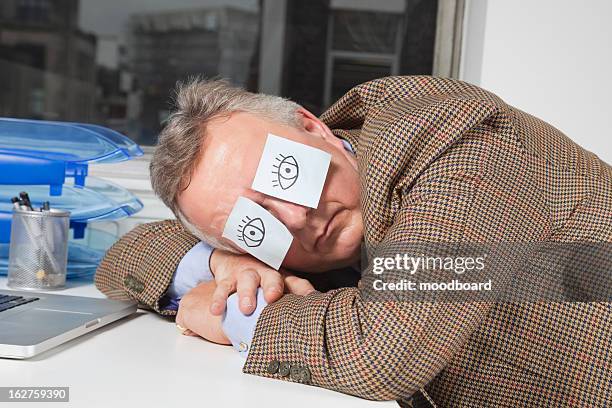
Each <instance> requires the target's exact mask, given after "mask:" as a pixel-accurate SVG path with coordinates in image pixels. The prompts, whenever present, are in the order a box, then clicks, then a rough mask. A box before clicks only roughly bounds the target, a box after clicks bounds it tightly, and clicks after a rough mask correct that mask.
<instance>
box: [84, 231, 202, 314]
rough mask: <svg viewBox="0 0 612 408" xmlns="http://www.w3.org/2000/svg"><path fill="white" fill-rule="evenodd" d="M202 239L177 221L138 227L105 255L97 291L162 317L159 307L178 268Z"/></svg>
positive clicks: (162, 311) (165, 312) (99, 273)
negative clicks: (128, 301) (130, 301)
mask: <svg viewBox="0 0 612 408" xmlns="http://www.w3.org/2000/svg"><path fill="white" fill-rule="evenodd" d="M198 242H199V239H198V238H196V237H195V236H194V235H192V234H191V233H190V232H188V231H187V230H185V229H184V228H183V226H182V225H181V224H180V223H179V222H178V221H176V220H168V221H159V222H152V223H147V224H142V225H139V226H138V227H136V228H134V229H133V230H132V231H130V232H128V233H127V234H125V235H124V236H123V237H121V238H120V239H119V240H118V241H117V242H116V243H115V244H114V245H113V246H112V247H111V248H110V249H109V250H108V252H107V253H106V255H105V256H104V259H103V260H102V262H101V263H100V265H99V266H98V269H97V271H96V276H95V284H96V287H97V288H98V289H99V290H100V291H101V292H102V293H104V294H105V295H107V296H108V297H110V298H112V299H120V300H128V299H132V300H137V301H138V303H139V305H140V307H143V308H149V309H153V310H155V311H156V312H157V313H159V314H162V315H174V314H176V312H175V311H172V310H162V309H161V307H160V304H159V300H160V298H161V297H162V296H163V295H164V293H165V292H166V290H167V289H168V286H169V285H170V282H171V281H172V276H173V275H174V272H175V271H176V268H177V266H178V264H179V263H180V261H181V259H182V258H183V257H184V256H185V254H186V253H187V252H188V251H189V250H190V249H191V248H193V246H195V245H196V244H197V243H198Z"/></svg>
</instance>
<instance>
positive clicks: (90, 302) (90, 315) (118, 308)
mask: <svg viewBox="0 0 612 408" xmlns="http://www.w3.org/2000/svg"><path fill="white" fill-rule="evenodd" d="M2 294H5V295H14V296H23V297H38V298H40V300H38V301H35V302H32V303H28V304H25V305H23V306H18V307H17V308H15V309H14V310H13V309H9V310H7V311H4V312H0V358H12V359H25V358H30V357H33V356H35V355H37V354H40V353H42V352H44V351H47V350H49V349H51V348H53V347H56V346H59V345H60V344H63V343H66V342H68V341H70V340H72V339H74V338H77V337H79V336H82V335H84V334H86V333H89V332H91V331H93V330H96V329H98V328H100V327H103V326H105V325H107V324H109V323H112V322H115V321H117V320H119V319H121V318H123V317H126V316H129V315H130V314H133V313H134V312H136V310H137V305H136V302H131V301H129V302H126V301H115V300H109V299H98V298H88V297H80V296H69V295H54V294H48V293H42V292H29V291H28V292H24V291H14V290H0V295H2ZM79 304H82V305H83V307H84V309H85V310H87V312H86V313H81V312H79V310H80V309H79ZM64 305H66V307H64ZM20 307H21V308H23V310H22V309H20ZM38 312H43V313H44V312H47V313H49V312H50V313H51V314H52V315H54V314H55V313H57V314H58V316H60V317H61V316H63V315H66V314H69V315H70V317H71V318H72V319H73V320H74V325H75V327H74V328H70V329H67V330H63V329H61V328H58V329H57V333H56V334H55V333H53V332H54V330H53V327H51V328H49V327H45V329H47V331H49V332H50V333H53V334H55V335H53V334H52V335H51V337H48V338H46V339H44V340H42V341H38V342H35V344H28V345H24V344H14V343H13V344H11V342H6V341H5V339H4V338H3V335H2V333H1V331H2V330H3V329H4V330H7V328H8V329H10V330H19V323H15V322H14V321H15V320H16V318H14V317H15V316H16V317H17V318H19V317H20V315H22V314H24V313H38ZM5 313H6V314H5ZM11 317H13V319H12V320H13V326H15V327H13V326H8V325H6V324H5V325H3V320H7V319H5V318H11ZM21 317H23V316H21ZM69 324H70V323H69ZM20 343H21V342H20Z"/></svg>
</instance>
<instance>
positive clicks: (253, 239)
mask: <svg viewBox="0 0 612 408" xmlns="http://www.w3.org/2000/svg"><path fill="white" fill-rule="evenodd" d="M223 237H224V238H227V239H229V240H230V241H232V242H233V243H234V244H236V245H237V246H238V247H240V248H242V249H243V250H245V251H246V252H248V253H249V254H251V255H253V256H254V257H255V258H257V259H259V260H260V261H262V262H264V263H266V264H268V265H270V266H271V267H272V268H274V269H278V268H279V267H280V266H281V264H282V263H283V260H284V259H285V256H286V255H287V251H289V247H290V246H291V241H293V236H292V235H291V233H290V232H289V230H288V229H287V227H285V225H284V224H283V223H282V222H280V221H279V220H277V219H276V218H275V217H274V216H273V215H272V214H270V213H269V212H268V211H267V210H266V209H265V208H263V207H262V206H260V205H259V204H257V203H255V202H253V201H251V200H249V199H248V198H246V197H238V200H236V204H234V208H233V209H232V212H231V213H230V215H229V217H228V218H227V221H226V223H225V228H224V229H223Z"/></svg>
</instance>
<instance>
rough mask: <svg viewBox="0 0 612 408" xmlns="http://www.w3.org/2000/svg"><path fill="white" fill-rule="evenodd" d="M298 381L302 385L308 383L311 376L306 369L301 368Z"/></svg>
mask: <svg viewBox="0 0 612 408" xmlns="http://www.w3.org/2000/svg"><path fill="white" fill-rule="evenodd" d="M300 377H301V378H300V380H301V381H302V382H303V383H309V382H310V380H311V378H312V376H311V375H310V370H309V369H308V367H302V368H301V370H300Z"/></svg>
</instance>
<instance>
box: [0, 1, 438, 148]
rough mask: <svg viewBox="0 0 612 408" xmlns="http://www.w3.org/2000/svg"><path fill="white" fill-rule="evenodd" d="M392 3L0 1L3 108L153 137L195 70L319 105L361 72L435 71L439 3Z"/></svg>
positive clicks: (362, 76)
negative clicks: (180, 84) (177, 92)
mask: <svg viewBox="0 0 612 408" xmlns="http://www.w3.org/2000/svg"><path fill="white" fill-rule="evenodd" d="M389 1H390V0H371V1H368V0H361V1H359V2H356V3H358V4H359V5H360V6H359V7H353V6H352V4H353V2H351V1H338V0H331V1H330V0H308V1H303V0H173V1H167V0H129V1H125V0H104V1H100V0H2V1H1V2H0V89H2V92H0V116H7V117H19V118H35V119H47V120H64V121H79V122H89V123H96V124H100V125H103V126H108V127H111V128H113V129H116V130H118V131H120V132H122V133H125V134H127V135H128V136H130V137H131V138H132V139H134V140H135V141H136V142H138V143H140V144H143V145H151V144H154V143H155V141H156V139H157V135H158V134H159V131H160V130H161V129H162V127H163V122H164V120H165V119H166V118H167V115H168V113H169V109H170V98H171V95H172V89H173V88H174V86H175V84H176V82H177V81H182V80H186V79H188V78H189V77H192V76H195V75H199V76H202V77H208V78H210V77H217V76H220V77H224V78H227V79H229V80H230V81H231V82H232V83H234V84H236V85H240V86H243V87H245V88H247V89H249V90H251V91H255V92H256V91H263V92H268V93H274V94H278V95H282V96H285V97H289V98H291V99H293V100H295V101H296V102H298V103H300V104H302V105H303V106H305V107H306V108H307V109H309V110H311V111H312V112H313V113H315V114H320V113H322V112H323V111H324V110H325V109H326V108H327V107H328V106H329V105H330V104H331V103H333V102H334V101H335V100H336V99H337V98H339V97H340V96H341V95H342V94H343V93H344V92H346V91H347V90H349V89H350V88H351V87H353V86H355V85H358V84H359V83H361V82H365V81H367V80H370V79H374V78H379V77H381V76H386V75H395V74H430V73H431V68H432V61H433V43H434V36H435V22H436V10H437V1H432V0H405V1H402V0H393V1H392V2H391V3H393V5H394V6H393V7H381V4H383V3H385V4H386V2H389ZM398 5H399V7H398ZM380 10H382V11H380ZM330 24H331V26H330ZM265 33H267V34H265ZM264 34H265V35H266V38H270V39H271V41H267V42H266V43H264V44H262V43H261V38H262V36H264ZM262 55H265V56H266V60H265V61H264V60H262V59H261V57H260V56H262ZM271 68H274V69H271Z"/></svg>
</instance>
